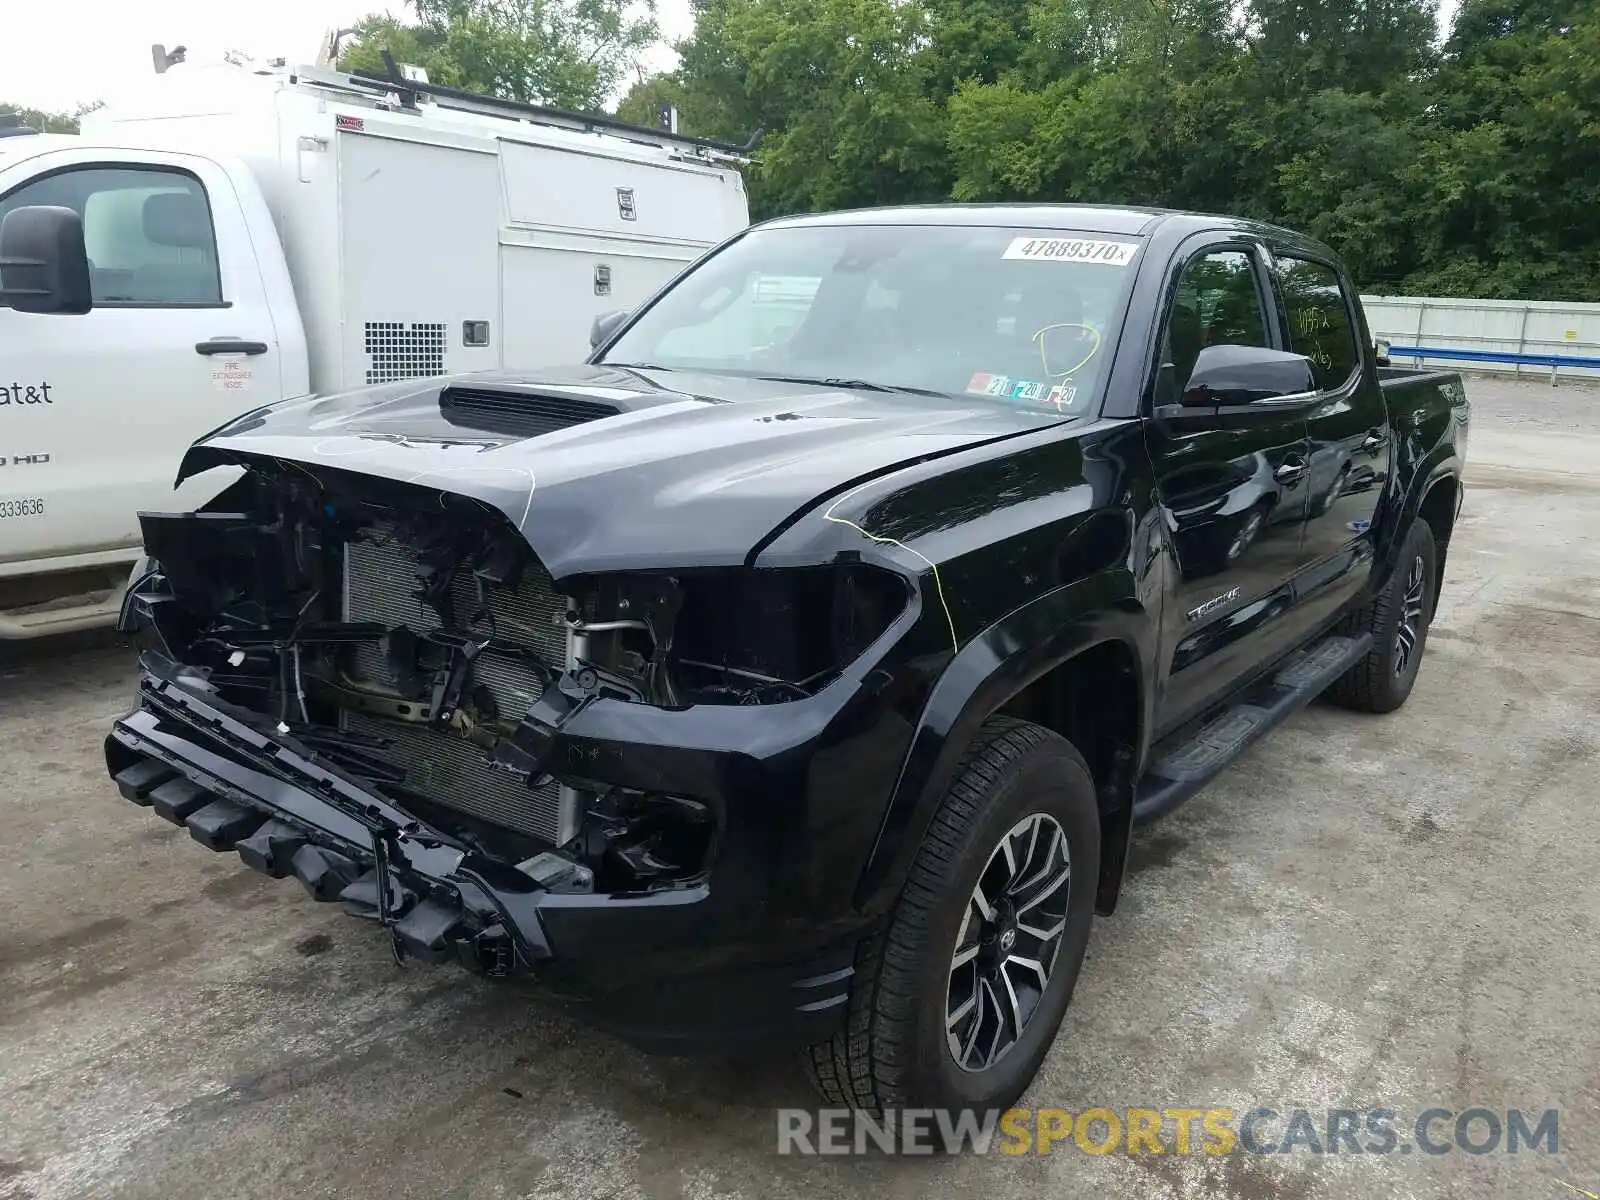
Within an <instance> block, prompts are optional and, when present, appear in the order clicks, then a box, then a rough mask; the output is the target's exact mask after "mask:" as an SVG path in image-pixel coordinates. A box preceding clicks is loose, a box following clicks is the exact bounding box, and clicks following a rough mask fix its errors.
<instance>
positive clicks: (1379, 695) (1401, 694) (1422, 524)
mask: <svg viewBox="0 0 1600 1200" xmlns="http://www.w3.org/2000/svg"><path fill="white" fill-rule="evenodd" d="M1434 563H1435V550H1434V544H1433V531H1432V530H1431V529H1429V528H1428V523H1427V522H1426V521H1423V520H1421V519H1418V520H1416V521H1415V522H1413V523H1412V526H1411V530H1410V532H1409V533H1407V534H1406V540H1405V543H1404V544H1403V545H1402V546H1401V548H1400V556H1399V560H1398V562H1397V563H1396V565H1395V569H1394V573H1393V574H1392V575H1391V576H1390V577H1389V582H1388V584H1387V585H1386V586H1385V587H1384V589H1383V591H1382V592H1381V593H1379V594H1378V596H1377V597H1376V598H1375V599H1373V601H1372V602H1371V603H1370V604H1367V605H1365V606H1363V607H1362V608H1360V609H1357V610H1356V611H1355V612H1353V613H1351V614H1350V615H1349V616H1348V617H1346V618H1345V621H1344V624H1343V625H1342V626H1341V627H1340V630H1339V632H1341V633H1347V634H1360V633H1370V634H1372V649H1371V650H1369V651H1368V652H1367V656H1366V657H1365V658H1363V659H1362V660H1361V661H1360V662H1358V663H1357V664H1356V665H1355V666H1353V667H1351V668H1350V670H1349V671H1347V672H1345V674H1344V675H1342V676H1340V677H1339V679H1338V680H1337V681H1335V682H1334V684H1333V686H1332V687H1330V688H1329V689H1328V692H1327V695H1328V698H1329V699H1330V700H1332V701H1334V702H1335V703H1336V704H1342V705H1344V706H1345V707H1346V708H1353V709H1357V710H1359V711H1361V712H1375V713H1386V712H1393V711H1394V710H1395V709H1397V708H1399V707H1400V706H1401V705H1402V704H1404V703H1405V702H1406V697H1408V696H1410V695H1411V689H1412V687H1413V685H1415V683H1416V682H1417V671H1418V670H1419V669H1420V668H1421V666H1422V652H1423V650H1424V649H1425V648H1426V647H1427V644H1428V626H1429V624H1430V623H1431V622H1432V620H1433V605H1434V600H1435V597H1434V579H1435V578H1436V576H1435V572H1434Z"/></svg>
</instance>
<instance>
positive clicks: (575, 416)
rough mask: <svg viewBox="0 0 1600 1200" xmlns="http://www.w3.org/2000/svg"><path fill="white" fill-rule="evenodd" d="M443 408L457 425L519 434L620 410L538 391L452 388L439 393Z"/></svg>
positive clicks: (531, 434)
mask: <svg viewBox="0 0 1600 1200" xmlns="http://www.w3.org/2000/svg"><path fill="white" fill-rule="evenodd" d="M439 411H440V413H441V414H443V416H444V418H445V420H447V421H449V422H450V423H451V424H453V425H462V426H466V427H468V428H471V429H482V430H487V431H490V432H493V433H506V434H512V435H514V436H516V437H538V436H539V435H540V434H542V433H553V432H554V431H555V430H557V429H567V428H569V427H571V426H573V425H582V424H585V423H586V422H588V421H598V420H600V419H601V418H603V417H614V416H616V415H617V412H618V410H617V409H615V408H613V407H612V406H611V405H609V404H599V403H596V402H595V401H592V400H579V399H576V398H574V397H571V396H548V395H541V394H539V393H536V392H499V391H493V390H491V389H488V388H465V387H449V388H445V389H444V391H443V392H441V393H440V394H439Z"/></svg>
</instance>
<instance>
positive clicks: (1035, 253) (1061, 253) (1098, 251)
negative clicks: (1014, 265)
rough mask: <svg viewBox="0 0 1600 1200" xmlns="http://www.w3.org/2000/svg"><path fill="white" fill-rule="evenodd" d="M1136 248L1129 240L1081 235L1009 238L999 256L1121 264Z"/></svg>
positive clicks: (1050, 260)
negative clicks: (1007, 243)
mask: <svg viewBox="0 0 1600 1200" xmlns="http://www.w3.org/2000/svg"><path fill="white" fill-rule="evenodd" d="M1138 249H1139V247H1138V246H1137V245H1136V244H1135V243H1133V242H1100V241H1090V240H1085V239H1083V238H1038V237H1019V238H1012V239H1011V244H1010V245H1009V246H1007V247H1006V252H1005V253H1004V254H1002V255H1001V256H1000V257H1001V258H1025V259H1040V260H1043V261H1045V262H1080V263H1102V264H1104V265H1105V266H1108V267H1125V266H1127V265H1128V264H1129V263H1130V262H1132V261H1133V255H1134V252H1135V251H1136V250H1138Z"/></svg>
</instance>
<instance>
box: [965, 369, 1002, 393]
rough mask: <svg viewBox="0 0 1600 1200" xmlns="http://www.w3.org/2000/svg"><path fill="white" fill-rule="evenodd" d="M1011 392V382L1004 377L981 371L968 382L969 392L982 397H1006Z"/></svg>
mask: <svg viewBox="0 0 1600 1200" xmlns="http://www.w3.org/2000/svg"><path fill="white" fill-rule="evenodd" d="M1010 390H1011V380H1010V379H1009V378H1008V377H1006V376H1004V375H991V374H989V373H988V372H987V371H979V372H978V373H977V374H976V375H974V376H973V377H972V378H971V379H969V380H967V391H969V392H976V393H978V395H980V396H1004V395H1006V394H1007V393H1008V392H1009V391H1010Z"/></svg>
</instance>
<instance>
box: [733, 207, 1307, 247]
mask: <svg viewBox="0 0 1600 1200" xmlns="http://www.w3.org/2000/svg"><path fill="white" fill-rule="evenodd" d="M763 224H764V225H767V226H772V227H782V226H806V225H993V226H1000V227H1008V226H1009V227H1013V228H1023V229H1070V230H1074V231H1076V232H1080V233H1109V234H1121V235H1124V236H1127V235H1135V236H1146V237H1148V236H1149V235H1150V234H1152V233H1154V232H1155V230H1156V228H1157V227H1158V226H1169V227H1171V226H1176V227H1177V232H1179V233H1181V234H1187V233H1198V232H1201V231H1204V230H1212V229H1220V230H1238V231H1240V232H1253V233H1257V234H1262V235H1271V236H1274V237H1277V238H1281V239H1284V240H1287V241H1293V242H1299V243H1302V244H1304V243H1307V242H1309V241H1310V239H1308V238H1306V237H1305V235H1304V234H1300V233H1296V232H1294V231H1293V230H1290V229H1284V228H1281V227H1279V226H1276V225H1266V224H1263V223H1261V222H1259V221H1249V220H1245V219H1244V218H1242V217H1229V216H1221V215H1218V214H1216V213H1198V212H1185V211H1182V210H1180V209H1172V208H1143V207H1138V206H1134V205H1110V204H909V205H898V206H895V207H891V208H857V209H846V210H843V211H840V212H829V213H807V214H802V215H798V216H792V217H776V218H774V219H772V220H770V221H766V222H763Z"/></svg>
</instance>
